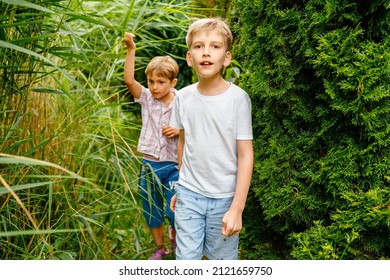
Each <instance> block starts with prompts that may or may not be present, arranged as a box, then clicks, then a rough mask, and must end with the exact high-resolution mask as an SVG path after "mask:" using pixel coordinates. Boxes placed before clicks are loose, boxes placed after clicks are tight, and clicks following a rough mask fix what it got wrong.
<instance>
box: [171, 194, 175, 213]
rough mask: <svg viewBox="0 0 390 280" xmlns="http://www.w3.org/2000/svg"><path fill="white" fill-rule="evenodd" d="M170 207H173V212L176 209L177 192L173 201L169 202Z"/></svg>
mask: <svg viewBox="0 0 390 280" xmlns="http://www.w3.org/2000/svg"><path fill="white" fill-rule="evenodd" d="M169 208H171V210H172V211H173V212H175V209H176V194H175V195H173V196H172V198H171V203H170V204H169Z"/></svg>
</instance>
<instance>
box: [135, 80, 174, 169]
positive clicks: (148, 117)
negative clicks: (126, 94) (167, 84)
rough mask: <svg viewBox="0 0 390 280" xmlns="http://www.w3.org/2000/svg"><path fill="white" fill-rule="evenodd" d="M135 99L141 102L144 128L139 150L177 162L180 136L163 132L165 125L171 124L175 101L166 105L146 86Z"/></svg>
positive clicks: (157, 158)
mask: <svg viewBox="0 0 390 280" xmlns="http://www.w3.org/2000/svg"><path fill="white" fill-rule="evenodd" d="M175 98H176V91H175ZM134 101H135V102H137V103H139V104H141V113H142V129H141V135H140V137H139V140H138V147H137V150H138V152H140V153H143V154H145V155H149V156H152V157H154V158H155V159H156V160H158V161H173V162H177V147H176V146H177V139H178V137H174V138H168V137H166V136H164V135H163V134H162V128H163V126H165V125H169V121H170V118H171V112H172V107H173V103H174V102H171V103H170V104H169V106H168V107H165V106H164V104H163V103H162V102H161V101H160V100H159V99H156V98H154V97H153V96H152V94H151V93H150V90H149V89H147V88H145V87H142V92H141V95H140V97H139V98H134Z"/></svg>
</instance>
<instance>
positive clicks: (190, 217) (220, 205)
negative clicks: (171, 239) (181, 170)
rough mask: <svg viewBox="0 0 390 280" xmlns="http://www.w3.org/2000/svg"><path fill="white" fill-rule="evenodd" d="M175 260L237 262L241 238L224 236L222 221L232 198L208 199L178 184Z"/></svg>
mask: <svg viewBox="0 0 390 280" xmlns="http://www.w3.org/2000/svg"><path fill="white" fill-rule="evenodd" d="M176 196H177V200H176V209H175V226H176V242H177V249H176V259H177V260H200V259H202V257H203V256H206V257H207V258H208V259H210V260H236V259H238V240H239V237H238V235H232V236H230V237H226V236H224V235H223V234H222V219H223V216H224V215H225V213H226V212H227V210H228V209H229V207H230V205H231V203H232V201H233V197H230V198H209V197H205V196H203V195H201V194H198V193H195V192H193V191H191V190H189V189H188V188H185V187H183V186H181V185H179V184H177V185H176Z"/></svg>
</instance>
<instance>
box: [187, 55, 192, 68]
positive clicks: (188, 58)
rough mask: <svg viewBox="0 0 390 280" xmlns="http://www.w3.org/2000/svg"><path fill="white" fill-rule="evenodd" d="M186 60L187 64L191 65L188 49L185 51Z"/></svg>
mask: <svg viewBox="0 0 390 280" xmlns="http://www.w3.org/2000/svg"><path fill="white" fill-rule="evenodd" d="M186 61H187V65H188V66H190V67H192V57H191V53H190V51H187V53H186Z"/></svg>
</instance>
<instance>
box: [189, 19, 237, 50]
mask: <svg viewBox="0 0 390 280" xmlns="http://www.w3.org/2000/svg"><path fill="white" fill-rule="evenodd" d="M212 30H216V31H218V32H219V33H220V34H221V35H222V36H223V37H224V38H225V43H226V49H227V50H228V51H230V49H231V47H232V43H233V34H232V32H231V31H230V28H229V26H228V25H227V24H226V22H225V21H224V20H223V19H221V18H202V19H197V20H195V21H194V22H193V23H192V24H191V25H190V27H189V28H188V31H187V36H186V43H187V47H188V48H190V47H191V44H192V39H193V37H194V35H195V34H196V33H198V32H199V31H206V32H210V31H212Z"/></svg>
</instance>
